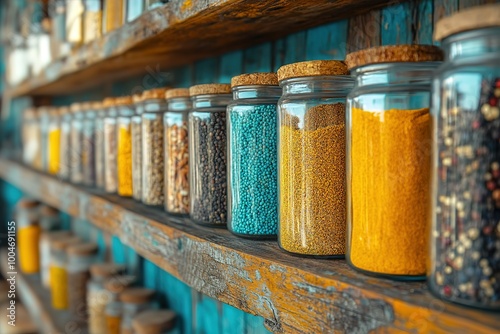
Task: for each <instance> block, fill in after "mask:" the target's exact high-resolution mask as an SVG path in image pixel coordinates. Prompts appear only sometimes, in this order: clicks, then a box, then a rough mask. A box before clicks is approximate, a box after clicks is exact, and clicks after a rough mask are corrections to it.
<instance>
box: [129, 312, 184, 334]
mask: <svg viewBox="0 0 500 334" xmlns="http://www.w3.org/2000/svg"><path fill="white" fill-rule="evenodd" d="M176 318H177V315H176V314H175V312H173V311H170V310H148V311H143V312H141V313H139V314H138V315H136V316H135V317H134V319H133V320H132V327H133V329H134V334H169V333H171V331H172V329H174V326H175V320H176Z"/></svg>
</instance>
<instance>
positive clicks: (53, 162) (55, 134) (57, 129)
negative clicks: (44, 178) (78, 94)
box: [47, 108, 62, 175]
mask: <svg viewBox="0 0 500 334" xmlns="http://www.w3.org/2000/svg"><path fill="white" fill-rule="evenodd" d="M61 111H62V109H61V108H53V109H52V110H51V112H50V115H49V124H48V129H47V172H48V173H49V174H52V175H57V174H58V173H59V165H60V163H61V159H60V157H61Z"/></svg>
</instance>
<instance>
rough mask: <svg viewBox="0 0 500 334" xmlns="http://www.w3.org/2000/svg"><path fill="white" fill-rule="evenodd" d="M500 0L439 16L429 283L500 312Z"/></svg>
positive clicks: (441, 292) (442, 293) (446, 294)
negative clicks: (441, 61)
mask: <svg viewBox="0 0 500 334" xmlns="http://www.w3.org/2000/svg"><path fill="white" fill-rule="evenodd" d="M498 17H500V6H499V5H491V6H483V7H476V8H472V9H469V10H465V11H462V12H460V13H458V14H455V15H453V16H451V17H448V18H445V19H443V20H441V21H439V23H438V25H437V27H436V32H435V37H436V39H438V40H442V47H443V48H444V50H445V63H444V64H443V65H442V66H441V67H440V68H439V69H438V72H437V73H436V75H435V80H434V86H433V101H432V110H431V114H432V119H433V122H432V124H433V135H434V145H435V146H434V154H433V177H432V194H433V196H432V201H433V204H432V213H431V217H432V230H431V236H430V238H431V239H430V243H431V261H430V268H429V285H430V289H431V291H432V292H433V293H434V294H436V295H437V296H439V297H440V298H443V299H446V300H449V301H453V302H457V303H460V304H465V305H469V306H474V307H480V308H485V309H491V310H500V21H499V20H498Z"/></svg>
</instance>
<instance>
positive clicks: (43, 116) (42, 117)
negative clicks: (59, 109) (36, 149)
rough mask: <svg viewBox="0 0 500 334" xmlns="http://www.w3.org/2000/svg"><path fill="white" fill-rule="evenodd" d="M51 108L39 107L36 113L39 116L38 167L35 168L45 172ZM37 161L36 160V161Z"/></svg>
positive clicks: (46, 168)
mask: <svg viewBox="0 0 500 334" xmlns="http://www.w3.org/2000/svg"><path fill="white" fill-rule="evenodd" d="M51 110H52V109H51V108H49V107H40V108H38V110H37V112H38V114H39V122H40V139H39V141H40V153H39V154H40V160H39V161H40V162H41V164H40V166H35V168H38V169H39V170H41V171H44V172H47V171H48V167H49V161H48V150H47V148H48V132H49V120H50V113H51ZM37 160H38V159H37Z"/></svg>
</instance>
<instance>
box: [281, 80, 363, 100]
mask: <svg viewBox="0 0 500 334" xmlns="http://www.w3.org/2000/svg"><path fill="white" fill-rule="evenodd" d="M353 81H354V80H353V79H352V78H351V77H350V76H347V75H339V76H314V77H302V78H290V79H286V80H283V81H281V82H280V86H281V87H282V88H283V95H298V94H323V93H324V94H328V95H331V96H333V97H334V96H340V97H342V96H344V97H345V96H347V94H348V93H349V91H350V90H351V89H352V87H353Z"/></svg>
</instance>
